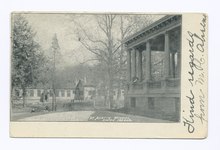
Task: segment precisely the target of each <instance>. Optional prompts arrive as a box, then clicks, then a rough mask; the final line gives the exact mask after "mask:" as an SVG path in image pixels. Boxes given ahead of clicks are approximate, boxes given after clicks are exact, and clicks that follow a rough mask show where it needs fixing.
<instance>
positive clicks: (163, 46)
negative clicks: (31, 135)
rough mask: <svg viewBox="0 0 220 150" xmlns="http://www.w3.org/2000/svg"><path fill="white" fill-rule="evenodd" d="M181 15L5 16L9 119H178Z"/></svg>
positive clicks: (138, 120) (157, 121)
mask: <svg viewBox="0 0 220 150" xmlns="http://www.w3.org/2000/svg"><path fill="white" fill-rule="evenodd" d="M181 35H182V15H179V14H135V13H134V14H127V13H121V14H120V13H22V12H20V13H16V12H14V13H12V14H11V99H10V120H11V122H118V123H120V122H123V123H178V122H180V114H181V110H180V108H181V102H180V96H181V51H182V50H181V44H182V43H181V41H182V40H181Z"/></svg>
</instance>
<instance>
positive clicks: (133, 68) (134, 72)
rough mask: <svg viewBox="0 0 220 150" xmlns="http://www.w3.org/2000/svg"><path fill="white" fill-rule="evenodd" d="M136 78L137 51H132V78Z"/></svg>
mask: <svg viewBox="0 0 220 150" xmlns="http://www.w3.org/2000/svg"><path fill="white" fill-rule="evenodd" d="M133 77H136V50H135V49H132V78H133Z"/></svg>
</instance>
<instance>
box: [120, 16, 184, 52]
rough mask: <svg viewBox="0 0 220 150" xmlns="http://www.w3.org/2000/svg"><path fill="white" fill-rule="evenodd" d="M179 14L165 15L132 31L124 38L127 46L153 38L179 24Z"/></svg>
mask: <svg viewBox="0 0 220 150" xmlns="http://www.w3.org/2000/svg"><path fill="white" fill-rule="evenodd" d="M181 18H182V17H181V15H167V16H165V17H163V18H161V19H159V20H157V21H155V22H154V23H152V24H151V25H149V26H147V27H146V28H144V29H142V30H140V31H139V32H136V33H134V34H133V35H131V36H129V37H128V38H126V39H125V40H124V43H125V45H126V46H127V47H128V48H131V47H134V46H136V45H138V44H141V43H142V42H145V41H147V40H148V39H150V38H154V37H156V36H158V35H160V34H162V33H165V32H166V31H168V30H172V29H174V28H176V27H179V26H180V25H181Z"/></svg>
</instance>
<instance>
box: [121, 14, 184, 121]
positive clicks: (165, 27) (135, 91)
mask: <svg viewBox="0 0 220 150" xmlns="http://www.w3.org/2000/svg"><path fill="white" fill-rule="evenodd" d="M181 20H182V17H181V15H167V16H165V17H163V18H161V19H159V20H157V21H156V22H154V23H152V24H151V25H149V26H147V27H146V28H144V29H142V30H141V31H139V32H137V33H135V34H133V35H131V36H130V37H128V38H127V39H126V40H125V41H124V44H125V48H126V51H127V90H126V98H125V108H126V109H127V110H128V112H129V113H134V114H138V115H145V116H150V117H155V118H162V119H168V120H173V121H179V116H180V77H181V76H180V75H181V25H182V21H181Z"/></svg>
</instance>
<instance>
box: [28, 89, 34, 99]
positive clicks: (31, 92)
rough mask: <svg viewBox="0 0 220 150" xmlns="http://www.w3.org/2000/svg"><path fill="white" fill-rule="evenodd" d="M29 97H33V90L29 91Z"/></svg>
mask: <svg viewBox="0 0 220 150" xmlns="http://www.w3.org/2000/svg"><path fill="white" fill-rule="evenodd" d="M29 92H30V97H34V90H33V89H30V91H29Z"/></svg>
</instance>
